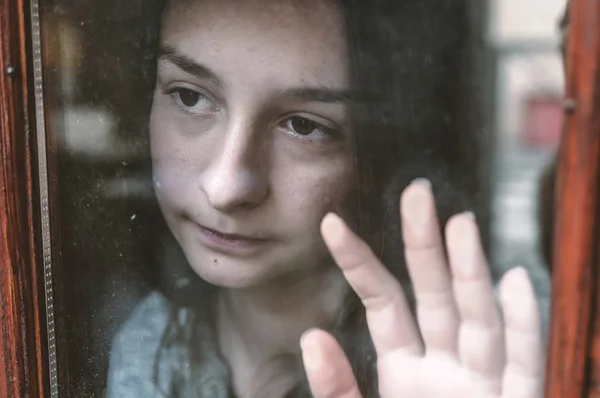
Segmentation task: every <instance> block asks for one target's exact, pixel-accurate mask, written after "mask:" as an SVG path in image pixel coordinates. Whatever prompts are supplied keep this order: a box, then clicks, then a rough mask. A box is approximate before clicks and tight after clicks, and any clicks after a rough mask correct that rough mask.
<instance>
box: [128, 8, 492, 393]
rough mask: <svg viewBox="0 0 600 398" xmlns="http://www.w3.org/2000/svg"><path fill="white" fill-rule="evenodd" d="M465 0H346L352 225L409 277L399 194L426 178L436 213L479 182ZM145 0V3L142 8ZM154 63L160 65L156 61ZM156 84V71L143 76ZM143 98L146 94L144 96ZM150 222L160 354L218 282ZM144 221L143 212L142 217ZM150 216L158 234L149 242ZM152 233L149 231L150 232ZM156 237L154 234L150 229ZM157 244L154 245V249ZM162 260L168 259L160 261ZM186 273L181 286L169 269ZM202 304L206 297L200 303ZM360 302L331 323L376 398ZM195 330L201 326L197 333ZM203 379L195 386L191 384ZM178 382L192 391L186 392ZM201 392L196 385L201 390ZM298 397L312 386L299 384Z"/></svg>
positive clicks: (184, 332) (186, 329)
mask: <svg viewBox="0 0 600 398" xmlns="http://www.w3.org/2000/svg"><path fill="white" fill-rule="evenodd" d="M470 3H471V2H469V1H467V0H460V1H459V0H401V1H398V0H371V1H369V2H365V1H361V0H342V1H340V4H341V6H342V8H343V12H344V18H345V24H346V26H345V28H346V31H347V38H348V44H349V45H348V48H349V60H350V66H351V86H352V87H351V89H352V94H353V102H352V104H351V110H350V112H349V113H350V115H351V117H352V131H353V133H354V149H355V153H356V157H355V159H356V160H355V171H356V181H357V183H356V190H355V192H354V193H353V196H354V199H355V200H353V201H351V202H352V203H353V204H354V205H355V206H356V212H355V213H353V214H358V217H357V219H356V220H350V221H351V225H352V226H353V228H355V229H356V231H357V232H358V234H359V235H360V236H361V237H362V238H363V239H364V240H365V241H366V242H367V243H369V245H370V246H371V247H372V248H373V250H374V252H375V253H377V254H378V255H379V256H380V257H381V258H382V260H383V261H384V263H385V264H386V265H387V266H388V267H389V268H390V270H391V271H392V272H393V274H394V275H395V276H396V277H397V278H398V279H399V280H401V281H402V282H405V284H406V285H408V276H407V272H406V266H405V264H404V258H403V249H402V239H401V236H400V220H399V216H398V198H399V195H400V192H401V190H402V189H403V188H404V187H405V186H407V185H408V184H409V183H410V181H412V180H413V179H414V178H417V177H426V178H428V179H429V180H430V181H431V182H432V185H433V189H434V191H435V193H436V197H437V205H438V214H439V216H440V221H441V222H442V223H445V221H446V220H447V219H448V218H449V216H450V214H452V213H455V212H457V211H460V210H463V209H465V208H469V209H470V210H473V211H476V212H477V211H478V210H479V209H477V208H474V207H473V200H474V199H475V193H477V192H479V187H478V181H479V179H480V177H481V175H480V174H479V173H483V172H485V170H482V169H481V168H479V162H478V160H479V159H478V154H479V150H480V148H481V145H480V140H481V139H482V137H481V136H480V134H479V133H480V131H481V130H479V123H480V121H481V115H480V111H479V110H480V108H479V107H480V105H479V103H478V102H477V101H476V100H477V92H478V87H479V81H478V79H477V78H475V77H474V76H479V75H478V74H477V70H476V69H474V68H473V65H475V64H476V63H475V62H474V60H475V59H476V57H475V56H474V53H473V50H474V49H478V46H477V43H474V42H473V40H474V39H477V38H478V36H477V35H476V34H474V32H473V31H472V28H473V26H474V25H473V22H474V19H472V18H471V13H472V10H471V8H472V6H471V5H470ZM162 7H164V2H163V1H162V0H157V1H156V2H155V4H154V5H153V6H152V8H151V9H153V10H154V11H152V12H150V11H148V12H149V13H150V14H151V15H149V18H148V20H149V21H151V23H152V24H153V25H151V26H150V25H149V26H150V27H149V28H148V32H147V37H148V38H149V41H148V43H147V44H148V46H149V48H152V50H151V52H150V51H149V54H150V53H152V52H154V51H155V50H156V46H157V40H158V34H159V32H158V29H157V27H158V26H159V18H160V14H161V13H160V12H158V11H159V10H161V9H162ZM148 9H149V8H147V10H148ZM146 61H148V62H152V63H153V65H152V66H149V68H150V69H148V70H150V71H151V73H150V75H153V74H154V73H155V70H154V69H155V64H156V60H155V59H153V58H152V59H150V58H148V59H146ZM150 81H151V82H152V83H153V82H154V80H153V79H152V78H150ZM148 105H149V104H148ZM148 213H149V214H148V216H147V217H144V218H143V219H145V220H151V222H152V224H153V226H152V228H145V227H144V226H143V225H142V224H140V226H139V231H138V232H139V234H141V235H145V236H147V237H148V238H149V240H147V241H148V242H152V243H151V244H150V248H151V249H152V250H147V251H146V252H147V254H148V262H149V263H152V264H154V267H151V268H150V270H149V271H148V274H147V275H148V277H149V279H150V280H151V281H152V283H153V284H154V285H155V286H156V287H158V288H159V289H161V290H162V291H163V292H164V293H165V295H166V296H167V297H169V299H170V300H171V301H172V302H173V303H174V306H173V311H172V314H171V320H170V322H169V326H168V328H167V331H166V333H165V335H164V338H163V344H162V349H161V352H159V354H158V357H157V363H158V361H160V358H161V355H163V354H164V352H166V351H168V350H170V349H174V348H176V347H178V346H181V345H182V344H183V345H185V344H187V343H188V342H189V341H203V342H206V339H209V342H208V343H206V344H209V343H210V339H211V337H210V336H208V335H207V334H206V325H203V323H205V322H209V321H210V318H211V316H212V314H211V303H212V297H213V292H214V291H215V289H214V287H212V286H210V285H208V283H206V282H204V281H202V280H201V279H200V278H199V277H197V276H196V275H195V274H194V272H193V271H191V269H190V267H189V265H187V263H186V261H185V259H184V258H183V255H182V253H181V251H180V249H179V248H178V246H177V245H176V243H175V242H174V240H173V238H172V237H171V236H170V234H169V233H168V232H167V228H166V226H165V224H164V221H162V218H161V216H160V212H159V211H158V208H157V206H153V207H151V209H150V210H148ZM141 219H142V218H141ZM157 225H161V226H162V229H164V231H165V234H163V235H160V236H159V238H160V239H159V240H160V241H159V242H158V244H157V242H156V239H155V238H156V231H157ZM149 231H152V232H151V233H150V232H149ZM150 234H151V235H153V236H149V235H150ZM157 251H158V253H157ZM166 262H168V267H164V266H163V264H165V263H166ZM182 277H185V278H186V280H189V281H192V282H191V283H189V284H187V286H186V287H181V286H179V287H177V283H174V281H175V279H176V278H182ZM197 303H201V305H202V307H198V305H197ZM179 308H188V310H189V312H190V313H191V314H192V316H191V318H190V319H192V320H193V321H190V322H187V323H186V324H180V323H179V322H178V318H177V317H178V309H179ZM364 315H365V314H364V309H363V307H362V305H361V304H360V302H359V301H358V299H357V298H356V297H355V296H354V295H353V294H350V296H349V297H348V299H347V306H346V309H345V311H344V312H343V314H341V315H340V318H339V319H338V321H337V323H336V325H335V327H334V330H331V332H332V333H333V334H334V335H335V336H336V337H337V338H338V339H339V341H340V343H341V344H342V346H343V348H344V350H345V351H346V353H347V355H348V358H349V359H350V361H351V364H352V367H353V369H354V372H355V375H356V377H357V380H358V382H359V386H360V389H361V391H362V393H363V396H365V397H376V396H378V392H377V374H376V367H375V363H376V357H375V352H374V350H373V347H372V342H371V339H370V336H369V333H368V330H367V325H366V321H365V316H364ZM200 335H201V336H200ZM187 348H188V349H187V350H183V351H184V352H185V354H182V355H187V356H188V359H189V361H191V363H192V364H193V365H198V367H200V364H201V362H202V361H203V360H204V359H205V358H204V353H203V352H202V347H196V345H191V344H190V345H189V346H188V347H187ZM180 377H181V383H176V384H178V385H180V386H183V387H182V389H179V390H178V391H170V392H169V393H170V394H171V396H172V397H179V396H187V395H185V394H189V391H195V390H196V387H193V386H192V387H190V386H189V384H190V383H194V382H195V380H196V378H194V377H187V378H186V377H184V376H183V375H180ZM197 388H201V386H197ZM184 391H187V393H185V392H184ZM198 391H199V390H198ZM293 396H298V397H303V396H310V392H309V390H308V386H307V384H306V383H301V385H299V386H298V387H297V388H296V390H295V391H294V392H293Z"/></svg>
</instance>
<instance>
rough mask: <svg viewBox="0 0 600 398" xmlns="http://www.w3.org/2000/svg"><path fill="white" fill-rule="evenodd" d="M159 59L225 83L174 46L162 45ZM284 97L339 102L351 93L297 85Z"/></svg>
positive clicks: (186, 70) (197, 75)
mask: <svg viewBox="0 0 600 398" xmlns="http://www.w3.org/2000/svg"><path fill="white" fill-rule="evenodd" d="M158 59H159V60H165V61H167V62H170V63H171V64H173V65H175V66H176V67H178V68H179V69H181V70H182V71H184V72H186V73H189V74H190V75H192V76H195V77H197V78H199V79H209V80H212V81H213V82H214V83H215V84H217V85H219V86H221V87H223V86H225V84H224V83H223V81H222V80H221V79H220V78H219V77H218V76H217V74H216V73H215V72H213V71H212V70H210V68H209V67H207V66H205V65H202V64H200V63H198V62H196V61H194V60H193V59H192V58H190V57H188V56H186V55H184V54H182V53H181V52H180V51H179V50H177V49H176V48H175V47H172V46H162V47H160V49H159V51H158ZM281 96H282V97H284V98H289V99H294V100H300V101H306V102H324V103H339V102H347V101H348V100H349V99H350V95H349V94H348V92H347V91H345V90H340V89H336V88H329V87H297V88H292V89H286V90H282V91H281Z"/></svg>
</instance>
